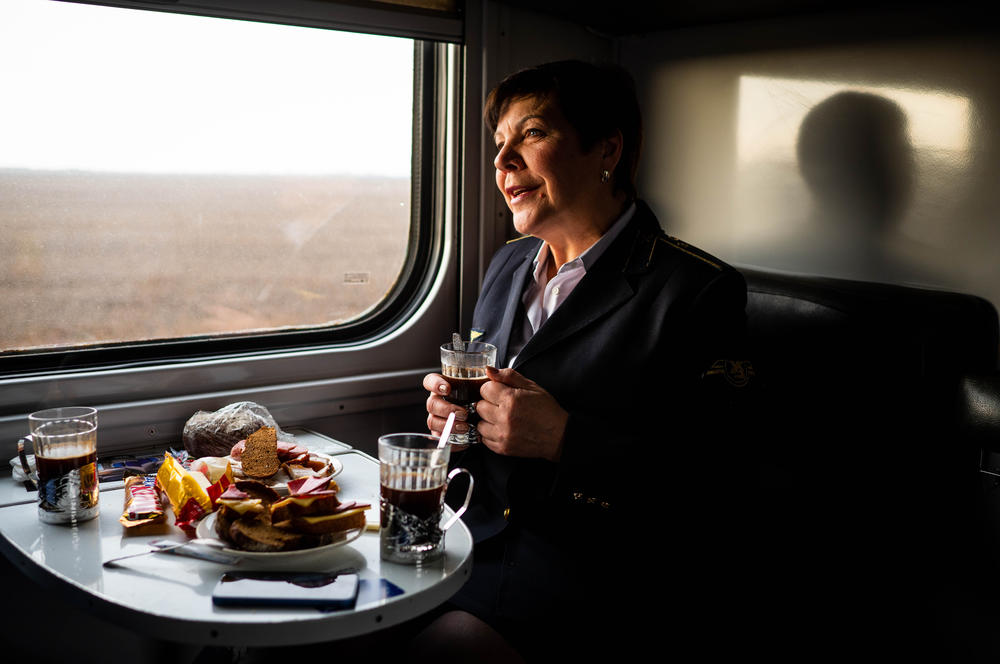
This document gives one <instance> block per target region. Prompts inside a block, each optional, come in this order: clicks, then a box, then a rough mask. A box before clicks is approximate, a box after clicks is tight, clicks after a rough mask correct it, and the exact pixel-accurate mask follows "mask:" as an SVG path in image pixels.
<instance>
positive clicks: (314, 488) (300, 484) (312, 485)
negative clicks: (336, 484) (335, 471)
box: [288, 477, 330, 496]
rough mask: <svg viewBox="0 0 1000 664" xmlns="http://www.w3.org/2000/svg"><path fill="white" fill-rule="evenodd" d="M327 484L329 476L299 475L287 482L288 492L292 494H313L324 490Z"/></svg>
mask: <svg viewBox="0 0 1000 664" xmlns="http://www.w3.org/2000/svg"><path fill="white" fill-rule="evenodd" d="M329 484H330V478H329V477H301V478H299V479H295V480H292V481H290V482H289V483H288V493H290V494H291V495H293V496H302V495H305V494H307V493H308V494H313V493H316V492H318V491H323V490H325V489H326V487H327V486H329Z"/></svg>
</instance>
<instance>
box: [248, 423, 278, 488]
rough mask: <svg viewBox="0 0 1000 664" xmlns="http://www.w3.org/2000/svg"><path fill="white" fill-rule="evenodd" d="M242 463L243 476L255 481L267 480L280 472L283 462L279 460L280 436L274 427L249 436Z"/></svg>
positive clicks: (259, 430) (262, 429)
mask: <svg viewBox="0 0 1000 664" xmlns="http://www.w3.org/2000/svg"><path fill="white" fill-rule="evenodd" d="M240 463H241V464H242V465H243V474H244V475H246V476H247V477H253V478H255V479H266V478H268V477H271V476H272V475H274V474H275V473H276V472H278V469H279V468H281V460H280V459H278V434H277V432H276V431H275V429H274V427H261V428H260V429H257V430H256V431H254V432H253V433H252V434H250V435H249V436H247V444H246V449H244V450H243V457H242V458H241V460H240Z"/></svg>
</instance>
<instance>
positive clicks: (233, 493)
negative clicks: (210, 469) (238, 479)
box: [218, 484, 250, 500]
mask: <svg viewBox="0 0 1000 664" xmlns="http://www.w3.org/2000/svg"><path fill="white" fill-rule="evenodd" d="M249 497H250V495H249V494H247V493H246V492H245V491H240V490H239V489H237V488H236V485H235V484H231V485H230V486H229V488H228V489H226V490H225V491H223V492H222V495H221V496H219V498H218V500H221V499H223V498H224V499H226V500H246V499H247V498H249Z"/></svg>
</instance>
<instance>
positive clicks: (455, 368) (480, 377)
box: [441, 341, 497, 445]
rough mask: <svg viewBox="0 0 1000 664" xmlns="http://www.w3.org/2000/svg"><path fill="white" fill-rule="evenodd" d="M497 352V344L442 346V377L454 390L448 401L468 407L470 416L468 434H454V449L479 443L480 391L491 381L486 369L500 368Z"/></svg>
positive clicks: (478, 343) (470, 343)
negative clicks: (497, 362) (477, 410)
mask: <svg viewBox="0 0 1000 664" xmlns="http://www.w3.org/2000/svg"><path fill="white" fill-rule="evenodd" d="M496 361H497V349H496V346H494V345H493V344H488V343H483V342H481V341H463V342H460V343H454V342H452V343H447V344H444V345H443V346H441V375H442V376H444V379H445V380H446V381H448V384H449V385H450V386H451V390H450V391H449V393H448V396H446V397H445V399H446V400H447V401H448V402H449V403H453V404H456V405H458V406H464V407H465V409H466V411H467V412H468V419H467V420H466V424H468V425H469V430H468V432H466V433H453V434H451V436H450V437H449V439H448V442H450V443H451V444H453V445H468V444H470V443H478V442H479V432H478V431H477V430H476V422H477V421H478V420H479V417H478V415H476V409H475V403H476V402H477V401H479V399H480V396H479V388H480V387H482V385H483V383H485V382H486V381H487V380H489V379H488V378H487V377H486V367H491V366H494V365H495V364H496Z"/></svg>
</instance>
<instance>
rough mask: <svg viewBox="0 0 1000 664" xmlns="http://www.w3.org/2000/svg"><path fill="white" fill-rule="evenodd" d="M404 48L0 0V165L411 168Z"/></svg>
mask: <svg viewBox="0 0 1000 664" xmlns="http://www.w3.org/2000/svg"><path fill="white" fill-rule="evenodd" d="M412 77H413V43H412V41H411V40H407V39H399V38H393V37H374V36H368V35H357V34H351V33H344V32H334V31H330V30H320V29H313V28H297V27H289V26H279V25H267V24H259V23H252V22H249V21H233V20H225V19H211V18H202V17H192V16H184V15H178V14H169V13H164V12H155V11H141V10H131V9H116V8H110V7H97V6H92V5H78V4H73V3H64V2H52V1H51V0H2V2H0V86H2V87H0V89H2V91H3V92H2V96H0V99H2V101H3V103H2V104H0V168H3V167H12V168H39V169H63V168H75V169H85V170H112V171H119V170H125V171H145V172H192V171H197V172H216V173H217V172H222V173H226V172H239V173H279V174H282V173H317V174H329V173H350V174H365V175H392V176H405V175H408V174H409V172H410V151H411V123H412V108H411V106H412V87H413V84H412Z"/></svg>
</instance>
